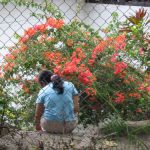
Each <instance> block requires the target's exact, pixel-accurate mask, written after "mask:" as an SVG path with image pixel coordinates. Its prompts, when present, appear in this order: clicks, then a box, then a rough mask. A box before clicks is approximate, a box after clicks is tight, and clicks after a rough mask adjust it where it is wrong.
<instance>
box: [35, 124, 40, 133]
mask: <svg viewBox="0 0 150 150" xmlns="http://www.w3.org/2000/svg"><path fill="white" fill-rule="evenodd" d="M35 128H36V131H41V130H42V128H41V125H40V123H36V125H35Z"/></svg>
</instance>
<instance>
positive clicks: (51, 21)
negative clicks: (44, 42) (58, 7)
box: [46, 17, 64, 29]
mask: <svg viewBox="0 0 150 150" xmlns="http://www.w3.org/2000/svg"><path fill="white" fill-rule="evenodd" d="M46 24H47V25H49V26H50V27H52V28H56V29H60V28H62V26H63V25H64V21H63V19H58V20H57V19H55V18H52V17H51V18H48V19H47V22H46Z"/></svg>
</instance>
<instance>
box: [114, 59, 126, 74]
mask: <svg viewBox="0 0 150 150" xmlns="http://www.w3.org/2000/svg"><path fill="white" fill-rule="evenodd" d="M125 68H127V64H126V63H124V62H117V63H115V68H114V74H119V73H121V72H122V71H123V70H124V69H125Z"/></svg>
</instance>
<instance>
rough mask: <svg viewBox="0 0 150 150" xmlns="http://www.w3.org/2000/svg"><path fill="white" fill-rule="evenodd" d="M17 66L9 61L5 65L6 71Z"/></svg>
mask: <svg viewBox="0 0 150 150" xmlns="http://www.w3.org/2000/svg"><path fill="white" fill-rule="evenodd" d="M14 66H15V64H14V63H7V64H6V65H5V66H4V71H10V72H11V71H12V69H13V67H14Z"/></svg>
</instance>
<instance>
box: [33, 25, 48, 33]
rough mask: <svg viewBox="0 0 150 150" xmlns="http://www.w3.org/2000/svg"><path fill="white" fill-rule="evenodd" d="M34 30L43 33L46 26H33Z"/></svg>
mask: <svg viewBox="0 0 150 150" xmlns="http://www.w3.org/2000/svg"><path fill="white" fill-rule="evenodd" d="M34 29H35V30H37V31H41V32H44V31H45V30H46V29H47V25H46V24H41V25H35V26H34Z"/></svg>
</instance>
